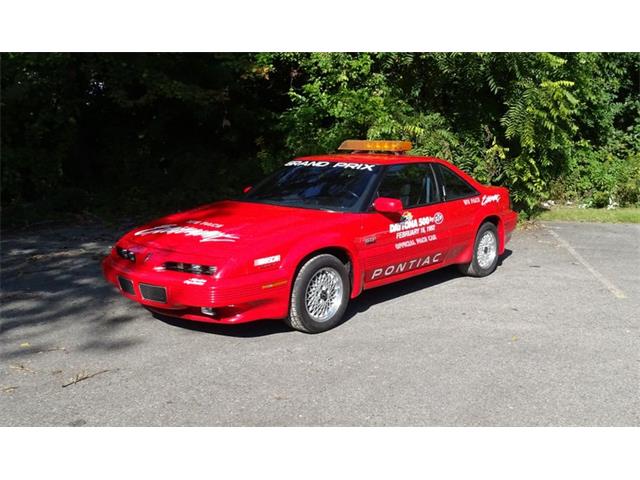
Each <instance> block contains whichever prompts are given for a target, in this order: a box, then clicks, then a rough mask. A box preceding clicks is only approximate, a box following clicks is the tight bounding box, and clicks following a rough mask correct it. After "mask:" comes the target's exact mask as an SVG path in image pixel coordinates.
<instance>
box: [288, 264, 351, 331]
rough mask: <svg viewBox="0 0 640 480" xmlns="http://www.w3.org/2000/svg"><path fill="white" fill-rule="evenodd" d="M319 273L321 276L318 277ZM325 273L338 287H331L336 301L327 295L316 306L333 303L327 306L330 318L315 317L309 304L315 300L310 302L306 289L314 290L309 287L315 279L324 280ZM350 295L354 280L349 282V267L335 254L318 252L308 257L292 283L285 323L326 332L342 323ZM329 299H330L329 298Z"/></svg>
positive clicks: (298, 327)
mask: <svg viewBox="0 0 640 480" xmlns="http://www.w3.org/2000/svg"><path fill="white" fill-rule="evenodd" d="M334 273H335V276H334ZM316 274H318V275H317V276H316ZM323 275H324V276H325V277H324V278H329V280H328V281H334V282H335V288H336V290H331V291H330V293H329V294H330V295H335V296H332V297H331V298H334V299H335V302H332V301H327V298H325V299H320V300H319V302H320V303H317V302H316V303H315V304H313V305H320V307H319V308H324V307H325V306H326V305H331V306H330V307H327V312H326V315H327V318H321V317H320V316H314V315H313V314H312V313H311V312H310V310H309V307H308V306H307V304H308V303H312V302H311V301H309V302H308V301H307V290H308V289H311V290H309V291H310V292H312V291H313V288H314V287H313V286H310V283H311V281H312V280H314V279H315V280H316V284H318V283H321V279H322V278H323V277H322V276H323ZM339 284H341V288H340V289H339V293H338V290H337V288H338V287H337V285H339ZM319 288H320V287H316V291H318V289H319ZM329 288H333V287H329ZM320 290H321V288H320ZM311 296H312V295H311ZM350 296H351V282H350V281H349V269H348V267H347V266H346V265H345V264H344V263H342V262H341V261H340V260H339V259H337V258H336V257H334V256H333V255H329V254H321V255H317V256H315V257H313V258H311V259H309V260H307V261H306V262H305V263H304V264H303V265H302V267H301V268H300V270H299V271H298V275H297V276H296V279H295V281H294V283H293V288H292V289H291V306H290V309H289V317H288V318H287V319H286V323H287V324H288V325H289V326H290V327H291V328H294V329H296V330H299V331H301V332H305V333H320V332H325V331H327V330H329V329H331V328H333V327H335V326H336V325H337V324H338V323H340V320H342V316H343V315H344V312H345V311H346V309H347V304H348V303H349V298H350ZM318 298H320V297H318ZM329 300H331V299H330V298H329ZM323 302H324V303H323ZM338 302H339V305H338ZM333 310H335V311H333Z"/></svg>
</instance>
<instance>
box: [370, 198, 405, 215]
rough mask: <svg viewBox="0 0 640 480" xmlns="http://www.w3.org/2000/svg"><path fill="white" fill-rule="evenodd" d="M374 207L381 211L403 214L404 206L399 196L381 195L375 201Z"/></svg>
mask: <svg viewBox="0 0 640 480" xmlns="http://www.w3.org/2000/svg"><path fill="white" fill-rule="evenodd" d="M373 209H374V210H375V211H376V212H380V213H386V214H389V213H397V214H398V215H400V214H402V211H403V210H404V208H403V207H402V201H401V200H399V199H397V198H389V197H379V198H376V199H375V200H374V201H373Z"/></svg>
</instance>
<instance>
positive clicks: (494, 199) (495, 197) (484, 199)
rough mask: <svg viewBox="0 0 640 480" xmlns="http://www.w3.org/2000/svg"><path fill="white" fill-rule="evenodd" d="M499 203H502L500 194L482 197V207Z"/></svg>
mask: <svg viewBox="0 0 640 480" xmlns="http://www.w3.org/2000/svg"><path fill="white" fill-rule="evenodd" d="M499 201H500V194H499V193H496V194H494V195H482V202H481V205H482V206H485V205H487V204H489V203H492V202H496V203H498V202H499Z"/></svg>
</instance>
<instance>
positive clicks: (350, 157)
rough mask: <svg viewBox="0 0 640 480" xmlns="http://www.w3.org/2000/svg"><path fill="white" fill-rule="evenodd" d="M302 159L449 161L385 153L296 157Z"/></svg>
mask: <svg viewBox="0 0 640 480" xmlns="http://www.w3.org/2000/svg"><path fill="white" fill-rule="evenodd" d="M296 160H303V161H325V162H344V163H371V164H374V165H395V164H398V163H424V162H435V163H444V164H447V165H450V163H449V162H447V161H446V160H443V159H441V158H436V157H416V156H412V155H391V154H387V153H346V154H345V153H342V154H340V153H336V154H326V155H310V156H306V157H297V158H296Z"/></svg>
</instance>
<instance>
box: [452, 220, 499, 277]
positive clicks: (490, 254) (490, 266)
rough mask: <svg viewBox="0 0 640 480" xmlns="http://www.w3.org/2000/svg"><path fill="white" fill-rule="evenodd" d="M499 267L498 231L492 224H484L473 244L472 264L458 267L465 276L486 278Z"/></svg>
mask: <svg viewBox="0 0 640 480" xmlns="http://www.w3.org/2000/svg"><path fill="white" fill-rule="evenodd" d="M497 265H498V229H497V228H496V226H495V225H494V224H493V223H491V222H486V223H483V224H482V226H481V227H480V229H479V230H478V233H477V234H476V240H475V242H474V244H473V258H472V259H471V262H470V263H465V264H462V265H458V269H459V270H460V271H461V272H462V273H464V274H465V275H470V276H472V277H486V276H487V275H489V274H491V273H493V271H494V270H495V269H496V267H497Z"/></svg>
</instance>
